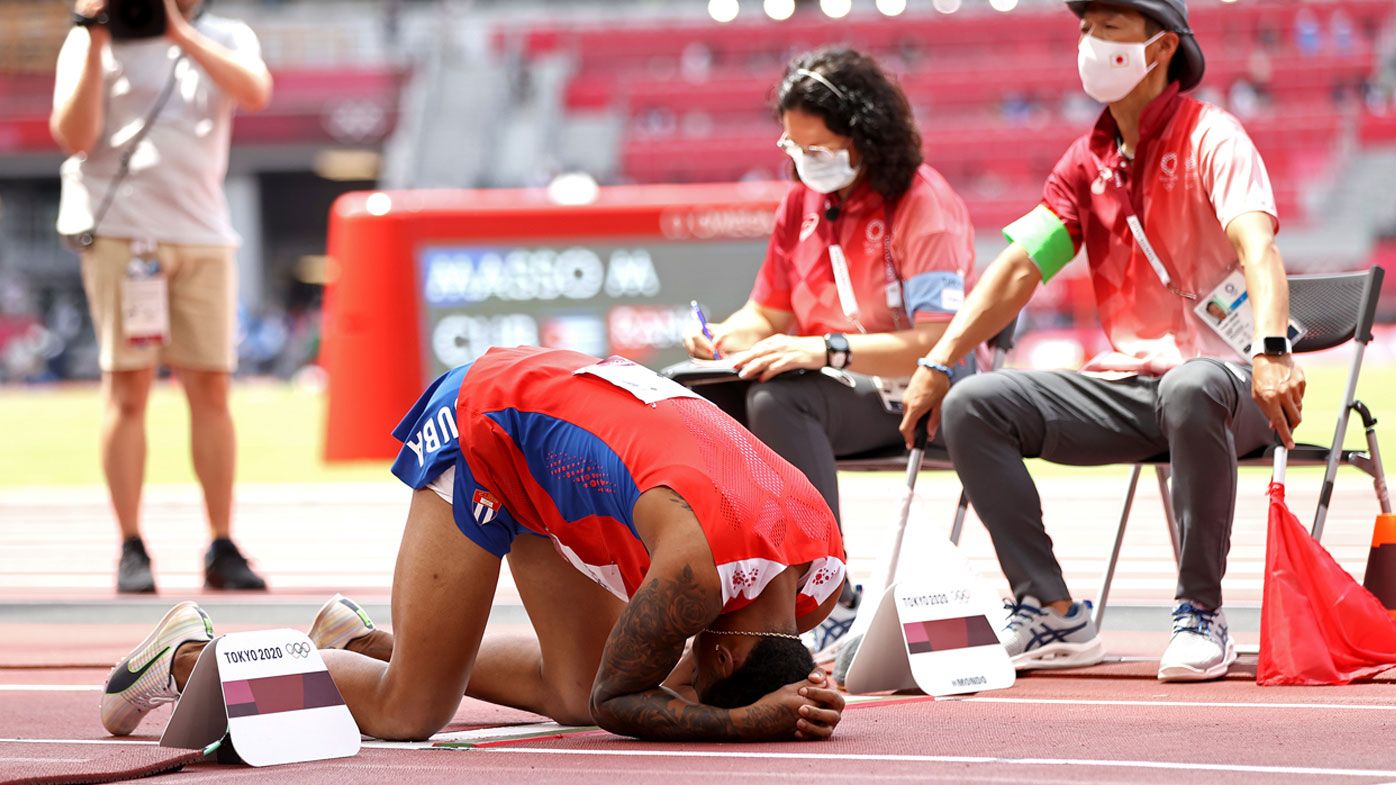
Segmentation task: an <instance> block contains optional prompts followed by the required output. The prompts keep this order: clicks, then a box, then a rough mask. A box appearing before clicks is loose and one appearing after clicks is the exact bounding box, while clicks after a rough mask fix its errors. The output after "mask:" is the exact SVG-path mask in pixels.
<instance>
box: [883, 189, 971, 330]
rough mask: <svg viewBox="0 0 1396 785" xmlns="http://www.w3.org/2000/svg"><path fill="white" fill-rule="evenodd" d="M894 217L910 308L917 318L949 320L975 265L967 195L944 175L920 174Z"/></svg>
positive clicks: (900, 268)
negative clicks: (950, 183) (964, 199)
mask: <svg viewBox="0 0 1396 785" xmlns="http://www.w3.org/2000/svg"><path fill="white" fill-rule="evenodd" d="M893 223H894V230H893V246H894V249H895V250H896V251H897V253H896V254H895V256H896V257H897V259H898V268H899V272H900V274H901V278H902V281H903V286H904V287H905V300H906V305H907V310H908V311H909V312H910V313H911V316H912V318H913V319H914V320H915V321H917V322H928V321H929V322H936V321H949V320H950V319H951V318H952V317H953V316H954V315H955V313H956V312H957V311H958V310H959V309H960V305H961V304H962V303H963V302H964V296H965V292H966V283H967V280H968V278H969V276H970V273H971V272H972V270H973V268H974V227H973V226H972V224H971V222H970V218H969V211H968V210H967V209H966V208H965V204H964V201H963V200H961V199H960V197H959V195H957V194H956V193H955V192H954V191H953V190H952V189H951V188H950V186H949V184H948V183H946V182H945V181H944V180H942V179H941V178H940V176H939V175H935V174H932V175H930V176H927V175H918V178H917V180H915V181H914V183H913V187H912V189H911V190H909V191H908V192H907V193H906V194H905V195H904V196H903V197H902V200H901V202H900V203H899V204H898V205H897V211H896V217H895V220H894V221H893Z"/></svg>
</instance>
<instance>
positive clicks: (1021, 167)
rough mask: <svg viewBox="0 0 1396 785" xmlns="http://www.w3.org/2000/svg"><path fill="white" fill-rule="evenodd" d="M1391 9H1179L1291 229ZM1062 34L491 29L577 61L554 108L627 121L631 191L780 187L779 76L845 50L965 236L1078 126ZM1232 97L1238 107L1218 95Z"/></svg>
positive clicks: (1075, 89) (1052, 21)
mask: <svg viewBox="0 0 1396 785" xmlns="http://www.w3.org/2000/svg"><path fill="white" fill-rule="evenodd" d="M1394 8H1396V7H1393V5H1392V4H1391V3H1390V2H1389V1H1388V0H1340V1H1339V2H1333V3H1324V4H1321V5H1319V4H1313V3H1304V2H1297V1H1296V0H1277V1H1276V2H1265V3H1244V4H1235V5H1221V4H1210V3H1208V4H1203V3H1194V4H1193V8H1192V14H1193V27H1194V29H1195V30H1196V31H1197V35H1198V39H1199V41H1200V42H1201V44H1202V47H1203V50H1204V51H1205V52H1207V54H1208V70H1207V77H1206V79H1205V81H1204V83H1203V88H1202V91H1201V92H1202V93H1203V96H1204V97H1205V98H1207V99H1208V100H1212V101H1217V102H1220V103H1222V104H1223V105H1229V106H1230V107H1231V108H1232V109H1233V111H1236V112H1237V113H1238V115H1240V116H1241V117H1242V120H1243V122H1244V123H1245V124H1246V126H1247V128H1248V130H1249V131H1250V132H1251V134H1252V136H1253V137H1254V138H1255V140H1256V144H1257V146H1259V147H1260V149H1261V152H1262V153H1263V154H1264V155H1265V156H1266V160H1267V164H1268V166H1269V168H1270V172H1271V176H1272V178H1273V180H1274V181H1275V185H1276V192H1277V197H1278V199H1279V201H1280V210H1281V213H1282V216H1283V217H1284V218H1285V220H1286V221H1287V222H1290V221H1295V220H1296V219H1297V220H1299V221H1301V222H1302V220H1303V218H1304V207H1305V206H1304V205H1303V204H1302V203H1301V200H1300V198H1299V196H1300V194H1302V193H1304V192H1305V190H1306V186H1307V185H1308V184H1309V183H1312V182H1315V181H1317V180H1320V179H1321V178H1323V177H1324V176H1326V175H1327V174H1329V172H1330V170H1331V167H1332V165H1333V163H1334V162H1335V158H1336V156H1335V150H1336V148H1337V147H1338V143H1339V140H1340V138H1341V135H1342V133H1343V131H1344V128H1345V124H1346V123H1348V118H1349V117H1351V116H1352V115H1353V114H1354V112H1355V107H1356V105H1357V101H1356V100H1355V99H1356V97H1357V96H1358V95H1359V93H1360V89H1361V85H1362V84H1363V82H1364V80H1367V79H1369V78H1370V77H1371V76H1372V74H1373V71H1374V69H1375V66H1376V63H1375V55H1374V43H1375V40H1376V38H1377V36H1378V34H1379V32H1380V30H1381V29H1382V28H1383V26H1385V25H1387V24H1389V23H1390V22H1391V20H1392V18H1393V17H1394V16H1396V11H1394V10H1393V9H1394ZM1076 35H1077V34H1076V28H1075V24H1074V21H1073V20H1072V19H1071V18H1070V17H1069V16H1068V15H1067V14H1064V13H1063V12H1061V11H1060V10H1059V9H1056V8H1051V9H1019V10H1017V11H1015V12H1014V13H1013V14H1011V15H1008V16H1004V15H997V14H995V15H984V14H955V15H951V16H943V15H920V16H914V17H906V18H899V19H896V20H886V19H879V18H862V19H855V20H846V21H842V22H833V21H829V20H826V19H823V18H822V17H818V16H815V15H813V14H811V15H809V16H807V17H797V18H795V19H792V20H790V21H787V22H784V23H773V22H770V21H768V20H764V19H751V20H749V21H739V22H734V23H730V24H727V25H717V24H714V23H709V22H696V21H646V22H643V23H635V24H632V25H620V26H617V25H616V24H615V23H613V22H612V23H607V24H606V25H605V26H604V27H603V26H601V25H593V26H587V25H581V26H575V25H574V26H566V27H564V26H557V27H547V26H543V27H533V28H529V29H526V30H522V31H512V32H510V31H504V32H501V33H500V34H499V40H500V42H501V43H502V42H503V41H505V40H509V39H510V37H511V36H515V37H517V36H522V41H523V50H524V51H525V53H527V54H533V55H542V54H557V53H565V54H568V55H570V56H571V57H572V58H574V60H575V63H576V65H575V71H574V74H573V78H572V80H571V81H570V83H569V84H568V86H567V89H566V106H567V109H568V110H569V111H573V112H586V111H596V110H612V111H619V112H621V113H623V115H624V116H625V117H626V119H627V122H626V132H625V138H624V141H623V143H622V150H621V159H620V161H621V162H620V167H619V172H618V173H617V175H618V177H619V178H620V179H621V180H623V181H627V182H640V183H659V182H718V181H727V180H732V179H737V178H741V177H743V176H746V175H750V174H753V173H754V174H764V175H768V176H769V175H773V174H776V173H779V172H780V171H782V170H783V168H784V161H783V160H782V157H781V155H780V154H779V152H778V151H777V150H776V149H775V146H774V139H775V136H776V130H775V125H774V122H773V120H772V118H771V112H770V101H771V90H772V86H773V83H774V81H775V79H776V78H777V76H778V75H779V73H780V70H781V67H782V65H783V63H784V61H785V60H786V59H787V58H788V57H789V56H790V55H791V54H793V53H795V52H798V51H801V50H804V49H809V48H813V47H816V46H820V45H825V44H832V43H847V44H851V45H853V46H856V47H859V48H861V49H863V50H865V51H868V52H870V53H872V54H874V55H876V56H877V57H878V58H879V59H880V60H881V62H883V64H884V65H885V66H886V67H888V68H889V69H890V70H892V71H894V72H895V73H897V74H898V76H899V77H900V79H901V81H902V84H903V86H904V87H905V89H906V91H907V94H908V97H909V98H910V99H911V101H912V104H913V106H914V107H915V108H916V110H917V112H918V115H919V118H920V122H921V125H922V131H923V136H924V137H925V142H926V152H927V158H928V160H929V161H930V162H931V163H932V164H933V165H934V166H936V167H937V168H939V169H941V170H942V171H943V172H944V173H945V175H946V176H947V177H948V178H949V179H950V181H951V182H952V183H953V184H954V185H955V186H956V187H957V188H958V189H959V190H960V191H961V193H962V195H964V196H965V197H966V201H967V202H968V203H969V205H970V211H971V214H972V215H973V216H974V217H975V222H976V224H977V225H979V226H981V227H997V226H1000V225H1002V224H1003V222H1004V221H1006V220H1011V219H1012V218H1013V217H1016V215H1018V214H1019V213H1021V212H1022V210H1023V207H1024V204H1026V203H1030V202H1031V201H1032V199H1033V197H1034V195H1035V194H1036V193H1037V192H1038V190H1039V189H1040V186H1041V182H1042V179H1043V177H1044V176H1045V175H1046V173H1047V172H1048V171H1049V170H1050V167H1051V165H1052V164H1053V163H1054V162H1055V161H1056V159H1057V157H1058V156H1060V154H1061V153H1062V151H1063V150H1064V149H1065V147H1066V145H1067V144H1068V143H1069V142H1070V141H1071V140H1072V139H1073V138H1074V137H1075V136H1077V135H1079V134H1080V133H1081V132H1082V131H1083V130H1084V129H1085V127H1086V126H1087V125H1088V124H1089V121H1088V120H1086V121H1083V120H1082V119H1081V117H1080V116H1079V115H1077V116H1074V117H1071V118H1068V117H1066V116H1064V114H1065V111H1064V108H1065V106H1066V105H1067V102H1068V101H1069V100H1072V99H1075V97H1076V96H1077V95H1078V93H1079V91H1080V86H1079V84H1078V82H1077V77H1076V73H1075V68H1074V60H1073V56H1072V50H1073V48H1074V45H1075V39H1076ZM689 57H691V58H692V60H693V61H694V62H693V63H690V64H689V65H687V66H686V65H685V59H686V58H689ZM1243 82H1244V84H1241V83H1243ZM1238 85H1240V87H1237V86H1238ZM1247 87H1249V88H1251V89H1250V91H1249V92H1248V91H1246V89H1245V88H1247ZM1233 88H1235V89H1236V91H1237V92H1238V93H1240V94H1238V95H1234V96H1233V95H1229V93H1231V92H1232V91H1233ZM1247 95H1249V96H1250V100H1248V98H1247ZM1015 109H1016V110H1021V114H1020V115H1018V114H1015V111H1014V110H1015ZM1391 128H1392V123H1391V121H1390V120H1389V119H1388V118H1381V117H1377V116H1373V115H1370V114H1369V115H1367V116H1365V117H1363V118H1362V122H1361V125H1360V131H1361V138H1362V139H1364V140H1366V139H1369V138H1370V139H1383V138H1389V137H1390V135H1391V134H1392V133H1393V131H1391ZM675 136H677V137H678V139H679V141H680V143H681V144H680V147H681V148H684V147H687V148H691V149H694V150H698V149H714V150H721V151H723V154H722V155H686V156H676V155H674V154H673V151H674V149H675Z"/></svg>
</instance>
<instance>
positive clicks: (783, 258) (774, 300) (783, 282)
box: [751, 186, 802, 311]
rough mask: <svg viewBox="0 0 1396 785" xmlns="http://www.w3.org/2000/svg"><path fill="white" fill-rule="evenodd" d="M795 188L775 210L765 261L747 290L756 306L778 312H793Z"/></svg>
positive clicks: (797, 213) (796, 225) (796, 235)
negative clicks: (749, 289) (792, 276)
mask: <svg viewBox="0 0 1396 785" xmlns="http://www.w3.org/2000/svg"><path fill="white" fill-rule="evenodd" d="M801 190H802V189H801V188H800V187H798V186H796V187H794V188H791V189H790V192H789V193H787V194H786V195H785V201H784V202H782V203H781V205H780V207H778V208H776V224H775V228H774V229H773V230H772V231H771V242H770V243H769V244H768V245H767V246H766V260H765V261H764V262H762V263H761V269H760V270H759V271H757V273H756V285H755V286H753V287H752V289H751V300H752V302H755V303H756V304H757V305H760V306H763V307H766V308H773V309H775V310H778V311H793V310H794V308H793V307H792V306H791V303H790V286H791V283H790V251H791V249H792V248H794V247H795V244H796V243H797V242H798V241H799V236H800V235H799V232H800V211H799V206H800V199H799V197H800V192H801Z"/></svg>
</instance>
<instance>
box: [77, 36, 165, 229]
mask: <svg viewBox="0 0 1396 785" xmlns="http://www.w3.org/2000/svg"><path fill="white" fill-rule="evenodd" d="M187 58H188V56H187V55H185V54H180V56H179V57H177V58H175V61H174V64H173V65H171V66H170V75H169V77H167V78H166V79H165V86H164V87H163V88H162V89H161V90H160V95H159V96H158V97H157V98H156V99H155V103H154V104H152V105H151V107H150V111H148V112H146V113H145V120H144V121H143V122H142V123H141V127H140V129H138V130H137V131H136V133H135V135H134V136H132V137H131V139H130V141H128V142H127V143H126V149H125V150H123V151H122V153H121V163H120V165H119V166H118V167H117V169H116V176H115V177H113V178H112V181H111V184H110V185H108V186H107V191H106V193H104V194H102V202H101V204H100V205H98V207H97V212H95V213H93V215H92V228H91V229H88V230H87V231H85V232H83V233H82V234H80V235H78V237H77V242H78V246H79V247H80V248H91V247H92V244H93V243H95V242H96V241H97V227H98V226H99V225H101V223H102V219H103V218H105V217H106V215H107V211H108V210H110V209H111V204H112V200H113V199H115V198H116V190H117V189H118V188H120V187H121V183H122V181H124V180H125V179H126V177H127V175H129V174H130V173H131V158H132V157H133V156H135V154H136V149H137V148H139V147H140V146H141V142H142V141H144V140H145V137H146V135H147V134H149V133H150V126H151V125H152V124H153V123H154V122H155V118H157V117H159V116H160V112H162V111H163V110H164V109H165V104H168V103H169V102H170V96H172V95H174V91H175V85H176V84H177V83H178V82H179V66H180V64H181V63H183V62H184V61H185V60H186V59H187Z"/></svg>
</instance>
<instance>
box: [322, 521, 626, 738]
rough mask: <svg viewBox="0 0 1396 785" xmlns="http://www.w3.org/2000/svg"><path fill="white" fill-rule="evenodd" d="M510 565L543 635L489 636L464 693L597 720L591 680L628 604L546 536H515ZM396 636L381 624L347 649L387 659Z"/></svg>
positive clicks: (578, 720) (562, 718) (568, 718)
mask: <svg viewBox="0 0 1396 785" xmlns="http://www.w3.org/2000/svg"><path fill="white" fill-rule="evenodd" d="M460 536H461V537H462V539H464V535H460ZM509 569H510V572H511V573H512V574H513V576H514V583H515V584H516V585H517V586H518V588H519V595H520V596H521V597H522V599H523V603H524V608H525V610H527V611H528V617H529V619H530V620H531V621H532V622H533V627H534V630H535V631H536V634H535V635H489V636H487V637H486V638H485V639H484V640H483V641H482V642H481V643H480V651H479V654H477V655H476V658H475V668H474V670H473V671H472V675H471V678H470V683H469V684H468V685H467V686H466V688H465V694H466V695H469V696H471V697H472V698H479V699H480V700H484V701H489V702H490V703H497V704H500V705H503V706H511V707H513V708H516V709H523V710H525V711H531V712H533V713H535V714H542V715H543V716H545V717H551V718H552V719H554V720H556V721H558V722H561V723H563V724H567V725H589V724H591V722H592V720H591V712H590V711H589V710H588V707H587V703H588V701H589V699H590V696H591V685H592V682H593V681H595V679H596V670H597V668H598V667H599V666H600V663H601V650H602V649H603V648H604V647H605V645H606V638H607V636H609V635H610V633H611V628H612V627H614V626H615V623H616V619H617V618H619V616H620V612H621V610H622V609H623V608H624V605H623V604H622V603H621V601H620V600H619V599H618V598H617V597H615V596H614V595H612V594H611V593H610V592H608V591H606V590H605V589H603V588H601V587H600V586H598V585H596V584H595V583H593V582H592V581H591V580H590V579H588V578H587V577H586V576H584V575H582V574H581V573H580V572H578V571H577V570H576V568H574V567H573V566H572V565H570V564H568V563H567V562H565V561H563V560H562V558H561V557H559V556H558V555H557V552H556V551H555V550H553V546H552V544H551V543H549V542H548V541H547V540H545V539H543V538H541V537H534V536H531V535H521V536H519V537H518V538H517V539H516V540H514V546H513V549H512V550H511V551H510V553H509ZM394 618H396V617H394ZM396 640H397V639H396V638H395V637H394V636H393V634H392V633H390V632H388V631H386V630H383V629H377V630H374V631H373V632H371V633H369V634H368V635H365V636H364V637H362V638H358V639H356V640H353V641H351V642H350V643H349V646H348V648H349V650H350V651H355V652H358V653H360V654H363V655H365V656H367V657H374V658H377V659H380V660H384V661H386V660H388V659H389V658H391V657H392V656H393V648H394V644H395V642H396Z"/></svg>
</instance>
